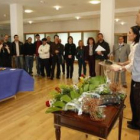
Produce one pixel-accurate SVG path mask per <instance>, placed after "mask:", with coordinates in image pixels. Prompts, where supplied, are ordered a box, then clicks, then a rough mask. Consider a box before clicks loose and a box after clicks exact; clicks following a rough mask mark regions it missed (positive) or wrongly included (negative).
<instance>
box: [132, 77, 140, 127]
mask: <svg viewBox="0 0 140 140" xmlns="http://www.w3.org/2000/svg"><path fill="white" fill-rule="evenodd" d="M130 105H131V110H132V123H133V124H134V125H136V126H138V127H140V82H135V81H133V80H132V81H131V92H130Z"/></svg>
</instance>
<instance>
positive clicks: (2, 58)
mask: <svg viewBox="0 0 140 140" xmlns="http://www.w3.org/2000/svg"><path fill="white" fill-rule="evenodd" d="M0 66H1V67H10V66H11V61H10V48H9V47H8V45H6V44H4V43H3V41H0Z"/></svg>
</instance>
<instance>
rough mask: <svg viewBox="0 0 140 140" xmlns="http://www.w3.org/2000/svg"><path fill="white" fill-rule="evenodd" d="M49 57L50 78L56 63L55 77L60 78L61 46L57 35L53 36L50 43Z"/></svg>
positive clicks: (52, 76) (52, 75)
mask: <svg viewBox="0 0 140 140" xmlns="http://www.w3.org/2000/svg"><path fill="white" fill-rule="evenodd" d="M50 52H51V58H52V70H51V80H53V78H54V71H55V65H56V64H57V74H56V78H57V79H60V64H62V55H63V46H62V45H61V44H60V43H59V36H58V35H55V36H54V42H53V43H51V48H50Z"/></svg>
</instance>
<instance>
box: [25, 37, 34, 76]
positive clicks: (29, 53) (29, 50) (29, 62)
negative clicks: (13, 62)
mask: <svg viewBox="0 0 140 140" xmlns="http://www.w3.org/2000/svg"><path fill="white" fill-rule="evenodd" d="M24 55H25V66H26V67H25V68H26V71H27V72H28V73H29V74H30V75H31V76H32V69H33V61H34V55H35V46H34V44H32V38H31V37H29V38H28V42H27V43H25V44H24Z"/></svg>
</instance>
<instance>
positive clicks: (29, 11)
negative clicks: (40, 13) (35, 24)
mask: <svg viewBox="0 0 140 140" xmlns="http://www.w3.org/2000/svg"><path fill="white" fill-rule="evenodd" d="M24 12H25V13H32V12H33V10H30V9H27V10H25V11H24Z"/></svg>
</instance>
